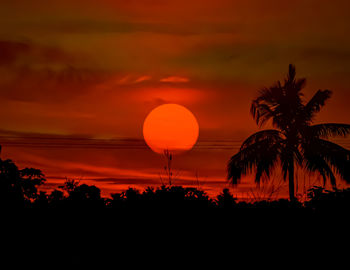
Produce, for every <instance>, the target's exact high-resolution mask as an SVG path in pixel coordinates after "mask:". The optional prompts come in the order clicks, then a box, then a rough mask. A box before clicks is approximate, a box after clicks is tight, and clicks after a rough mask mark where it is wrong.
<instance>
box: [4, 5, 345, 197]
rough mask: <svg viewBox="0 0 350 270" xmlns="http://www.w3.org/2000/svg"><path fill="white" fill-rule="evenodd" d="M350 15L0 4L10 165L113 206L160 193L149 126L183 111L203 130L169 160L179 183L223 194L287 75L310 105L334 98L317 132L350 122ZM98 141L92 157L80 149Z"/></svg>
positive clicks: (338, 11)
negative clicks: (125, 192) (232, 163)
mask: <svg viewBox="0 0 350 270" xmlns="http://www.w3.org/2000/svg"><path fill="white" fill-rule="evenodd" d="M349 8H350V4H349V2H348V1H341V0H335V1H332V2H331V3H330V2H329V1H325V0H321V1H320V0H318V1H316V0H296V1H293V2H290V1H278V0H266V1H259V0H248V1H241V0H216V1H209V0H207V1H205V0H193V1H184V0H179V1H165V0H143V1H136V0H133V1H131V0H129V1H119V0H99V1H97V0H84V1H82V0H70V1H68V0H60V1H59V0H52V1H47V0H46V1H43V0H32V1H23V0H12V1H11V2H8V3H1V4H0V105H1V106H0V123H1V126H0V129H1V133H2V136H10V137H13V136H19V137H20V138H19V139H17V140H19V141H20V143H22V144H19V145H17V146H16V147H15V146H14V145H12V146H11V145H9V144H6V143H7V141H6V140H5V139H3V143H2V144H3V145H4V148H3V153H2V155H3V157H8V158H12V159H14V160H15V161H16V162H18V164H19V166H21V167H22V166H33V167H37V168H41V169H42V170H43V171H44V173H45V174H46V175H47V176H48V177H50V178H49V181H48V183H49V184H55V183H57V182H62V181H63V180H62V179H64V177H75V178H79V179H81V180H82V181H86V182H87V183H94V184H96V185H98V186H99V187H101V188H103V189H104V192H105V194H108V192H110V191H115V190H121V189H123V188H125V187H127V186H129V185H130V186H137V187H139V188H143V187H145V186H147V185H159V183H160V182H161V180H160V177H159V173H160V172H161V170H162V168H163V166H164V160H163V159H162V158H161V157H160V156H158V155H156V154H155V153H153V152H151V151H150V150H149V149H147V147H146V146H145V145H144V144H143V142H142V124H143V121H144V119H145V117H146V116H147V114H148V113H149V112H150V111H151V110H152V109H153V108H155V107H156V106H157V105H161V104H164V103H178V104H181V105H183V106H186V107H187V108H189V109H190V110H191V111H192V112H193V114H194V115H195V116H196V117H197V119H198V122H199V126H200V135H199V143H198V145H197V146H196V147H195V148H194V149H193V150H192V151H190V152H188V153H187V154H184V155H181V156H179V157H177V158H176V159H175V161H174V170H176V171H177V175H178V183H179V184H190V185H198V183H199V184H200V185H201V186H202V187H203V188H205V189H206V190H208V191H209V192H212V194H214V193H215V192H218V191H219V190H221V189H222V188H224V187H227V186H228V185H227V183H226V181H225V169H226V163H227V160H228V159H229V157H230V156H231V155H233V154H234V153H235V151H236V150H237V147H238V145H239V143H240V142H241V141H242V139H244V138H245V137H246V136H247V135H248V134H249V133H251V132H253V131H255V130H257V128H256V126H255V124H254V121H253V120H252V118H251V116H250V115H249V107H250V101H251V100H252V98H254V96H255V95H256V92H257V90H258V89H259V88H261V87H263V86H268V85H270V84H272V83H273V82H274V81H276V80H278V79H282V78H283V76H284V74H285V73H286V71H287V67H288V64H289V63H293V64H295V65H296V67H297V72H298V74H299V75H300V76H305V77H307V78H308V86H307V89H306V90H305V93H306V98H307V97H310V95H311V94H312V93H313V92H315V91H316V90H318V89H331V90H333V91H334V96H333V98H332V100H331V101H330V102H329V103H328V104H327V107H326V108H325V109H324V111H323V112H322V113H321V114H320V116H319V118H318V119H317V120H318V121H320V122H322V121H330V122H350V121H349V116H350V108H349V106H348V100H349V97H350V92H349V86H350V81H349V80H350V76H349V75H350V74H349V73H350V71H349V64H350V49H349V48H350V37H349V34H348V33H349V30H350V29H349V28H350V18H349V16H348V10H349ZM37 137H39V138H41V139H37ZM48 137H49V139H47V138H48ZM43 138H46V139H43ZM91 138H93V139H97V141H93V142H94V144H95V145H94V146H93V147H92V146H91V144H90V146H85V147H77V142H79V143H80V144H86V141H89V139H91ZM111 138H113V139H114V141H109V140H108V139H111ZM87 139H88V140H87ZM106 139H107V141H106ZM38 141H39V142H42V143H48V144H50V142H51V147H48V146H47V145H43V146H40V147H39V146H38ZM47 141H49V142H47ZM72 141H73V142H72ZM23 142H27V143H30V144H29V145H26V147H24V145H23ZM52 142H54V143H56V144H59V146H57V145H56V146H54V147H53V146H52ZM116 142H117V144H118V145H123V147H122V149H121V147H120V146H118V147H119V148H118V147H115V144H116ZM133 143H134V144H137V147H135V145H133ZM65 144H66V145H65ZM96 144H97V146H96ZM111 144H112V146H113V147H111ZM106 145H107V146H106ZM208 145H209V146H212V145H220V146H217V147H211V148H215V149H208V148H210V147H208ZM222 145H224V147H222ZM78 146H79V145H78ZM83 146H84V145H83ZM112 148H113V149H112ZM197 179H198V180H197ZM175 183H176V182H175ZM251 187H252V185H251V184H249V183H244V184H242V185H241V186H240V187H238V189H239V190H238V191H237V190H236V192H241V193H244V192H249V191H250V188H251Z"/></svg>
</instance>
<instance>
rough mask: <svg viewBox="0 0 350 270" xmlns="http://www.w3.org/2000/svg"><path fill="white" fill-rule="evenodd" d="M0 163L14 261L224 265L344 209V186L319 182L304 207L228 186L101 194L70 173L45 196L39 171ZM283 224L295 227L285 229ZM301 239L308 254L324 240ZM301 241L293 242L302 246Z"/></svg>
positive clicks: (278, 246)
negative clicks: (241, 197)
mask: <svg viewBox="0 0 350 270" xmlns="http://www.w3.org/2000/svg"><path fill="white" fill-rule="evenodd" d="M0 162H1V165H2V170H1V173H0V179H1V194H2V198H1V202H2V204H1V211H2V212H1V213H2V225H4V226H3V228H2V232H3V238H2V239H3V241H2V245H3V246H4V247H5V251H3V252H2V254H1V255H2V257H1V258H2V262H3V263H5V262H8V263H10V264H11V265H12V266H13V267H14V268H15V266H25V267H29V266H33V267H35V269H38V267H39V268H40V267H43V268H47V267H51V266H55V267H60V268H62V269H64V268H66V267H72V266H84V267H85V268H90V267H91V266H94V267H95V268H96V269H103V267H110V266H116V265H118V266H119V267H123V266H126V267H132V266H137V265H138V264H137V263H138V262H139V263H141V265H142V266H145V265H149V263H150V264H151V265H154V264H157V263H160V262H161V261H163V260H165V261H167V263H171V264H172V265H177V267H180V265H184V264H186V265H188V264H189V263H195V266H196V267H199V266H200V267H204V266H209V263H211V266H212V267H220V268H221V267H225V265H227V263H229V262H232V259H234V260H235V262H239V261H240V260H242V262H247V259H243V258H246V257H244V256H245V255H247V254H248V255H249V256H252V254H254V255H255V256H256V255H260V256H261V254H262V252H264V250H266V251H267V250H268V251H269V252H270V253H271V252H272V253H274V254H275V255H277V254H278V256H280V255H283V254H284V253H285V249H284V248H282V247H283V246H284V245H285V243H288V245H293V246H294V245H297V244H299V245H300V243H303V242H302V241H304V240H305V239H306V238H304V237H305V236H303V234H302V232H303V231H301V230H299V229H298V228H301V227H303V226H304V225H305V224H307V229H308V230H309V228H314V226H315V224H316V223H311V221H313V220H315V219H310V217H316V218H317V215H318V214H320V213H322V214H324V216H325V217H326V218H328V217H329V216H331V215H330V213H331V214H332V219H331V220H332V222H333V223H335V224H340V223H336V221H335V220H336V219H335V218H334V212H335V211H333V210H334V209H342V210H341V212H339V213H341V215H340V216H346V215H347V213H348V211H349V200H350V199H349V197H350V192H349V190H343V191H341V190H337V191H335V192H331V191H325V190H323V189H321V188H314V189H312V190H310V194H309V198H310V200H309V201H308V202H307V203H305V204H302V203H299V202H290V201H289V200H277V201H257V202H254V203H247V202H241V201H238V200H237V199H236V198H235V197H234V196H233V195H232V194H231V193H230V192H229V190H228V189H224V190H223V192H222V193H221V194H219V195H218V196H217V198H215V199H212V198H210V197H209V196H208V195H207V194H206V193H205V192H204V191H202V190H199V189H196V188H185V187H181V186H161V187H158V188H147V189H146V190H144V191H142V192H141V191H139V190H136V189H133V188H129V189H128V190H126V191H124V192H122V193H116V194H112V195H111V197H110V198H103V197H101V193H100V190H99V189H98V188H97V187H95V186H89V185H86V184H80V183H79V182H76V181H74V180H67V181H66V183H65V184H64V185H63V186H61V187H59V188H58V189H56V190H53V191H52V192H51V193H49V194H47V193H45V192H42V191H38V187H39V186H40V184H42V183H43V182H44V181H45V179H44V176H43V175H42V173H41V172H40V171H38V170H33V169H30V170H29V171H28V170H20V169H18V168H17V167H16V166H15V164H14V163H13V162H11V161H9V160H7V161H2V160H1V161H0ZM341 224H344V225H343V226H347V225H346V224H347V223H341ZM301 225H302V226H301ZM324 226H325V222H324V221H323V222H322V223H320V224H318V223H317V227H321V228H322V227H324ZM337 226H338V225H337ZM288 227H290V228H293V230H292V231H289V233H288V234H284V230H286V229H287V228H288ZM327 229H331V228H330V227H328V226H327ZM337 229H339V227H337ZM291 232H295V233H294V234H293V233H291ZM307 239H308V243H305V250H304V251H305V252H307V254H308V256H310V255H309V254H310V251H309V250H308V248H309V247H310V243H311V244H313V243H315V245H314V246H316V247H317V246H321V247H323V243H321V245H319V244H318V243H319V242H318V241H319V239H320V238H319V237H318V235H317V234H316V235H313V234H310V235H308V236H307ZM302 248H303V246H299V249H298V250H299V252H303V249H302ZM328 254H329V253H328ZM254 258H256V257H254ZM265 258H266V257H265ZM279 258H280V257H279ZM135 260H136V261H137V262H135ZM303 263H304V262H303ZM221 264H222V265H221Z"/></svg>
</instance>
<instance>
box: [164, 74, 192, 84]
mask: <svg viewBox="0 0 350 270" xmlns="http://www.w3.org/2000/svg"><path fill="white" fill-rule="evenodd" d="M189 81H190V79H189V78H186V77H179V76H170V77H165V78H162V79H160V82H164V83H187V82H189Z"/></svg>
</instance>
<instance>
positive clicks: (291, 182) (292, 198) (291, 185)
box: [288, 159, 295, 202]
mask: <svg viewBox="0 0 350 270" xmlns="http://www.w3.org/2000/svg"><path fill="white" fill-rule="evenodd" d="M288 175H289V199H290V201H291V202H293V201H295V195H294V160H293V159H292V160H291V161H290V162H289V168H288Z"/></svg>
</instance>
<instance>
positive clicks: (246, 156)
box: [227, 139, 281, 185]
mask: <svg viewBox="0 0 350 270" xmlns="http://www.w3.org/2000/svg"><path fill="white" fill-rule="evenodd" d="M280 150H281V144H280V143H276V142H272V141H271V140H269V139H265V140H261V141H258V142H256V143H253V144H251V145H249V146H247V147H245V148H244V149H242V150H240V151H239V152H238V153H237V154H236V155H234V156H233V157H231V159H230V160H229V163H228V165H227V178H228V180H230V182H231V184H233V185H236V184H238V183H239V181H240V179H241V177H242V175H246V174H249V173H252V172H253V170H256V169H258V170H257V176H256V181H257V182H259V181H260V177H261V175H262V174H265V175H267V176H268V175H269V173H270V171H271V169H272V168H273V167H274V165H275V163H276V162H277V161H278V156H279V154H280ZM259 174H260V176H259Z"/></svg>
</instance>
